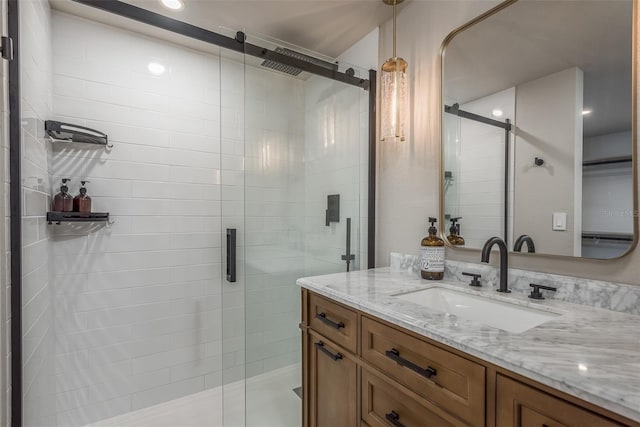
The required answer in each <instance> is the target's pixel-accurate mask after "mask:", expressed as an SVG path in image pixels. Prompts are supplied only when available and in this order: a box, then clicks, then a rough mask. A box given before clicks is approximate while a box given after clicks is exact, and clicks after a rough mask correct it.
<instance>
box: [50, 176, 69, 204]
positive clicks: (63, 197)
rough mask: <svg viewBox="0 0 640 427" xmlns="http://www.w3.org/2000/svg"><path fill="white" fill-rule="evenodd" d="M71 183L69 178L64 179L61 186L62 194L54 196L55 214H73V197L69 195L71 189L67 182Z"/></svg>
mask: <svg viewBox="0 0 640 427" xmlns="http://www.w3.org/2000/svg"><path fill="white" fill-rule="evenodd" d="M69 181H71V180H70V179H68V178H63V179H62V185H61V186H60V192H59V193H58V194H56V195H55V196H53V203H52V204H53V206H52V207H53V210H54V211H55V212H72V211H73V196H71V194H69V187H67V182H69Z"/></svg>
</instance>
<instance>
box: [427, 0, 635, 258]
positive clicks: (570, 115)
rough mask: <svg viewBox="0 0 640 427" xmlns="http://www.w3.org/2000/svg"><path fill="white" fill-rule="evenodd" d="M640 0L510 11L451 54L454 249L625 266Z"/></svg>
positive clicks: (444, 95) (447, 197) (443, 210)
mask: <svg viewBox="0 0 640 427" xmlns="http://www.w3.org/2000/svg"><path fill="white" fill-rule="evenodd" d="M637 19H638V0H615V1H611V0H592V1H538V0H509V1H505V2H503V3H501V4H500V5H498V6H496V7H495V8H493V9H491V10H489V11H488V12H486V13H484V14H483V15H481V16H479V17H477V18H475V19H474V20H472V21H471V22H469V23H467V24H465V25H464V26H462V27H460V28H458V29H456V30H454V31H453V32H452V33H450V34H449V35H448V36H447V37H446V38H445V40H444V42H443V44H442V49H441V112H440V114H441V121H440V122H441V144H440V148H441V150H440V151H441V187H440V221H441V222H440V223H441V224H442V226H441V231H442V234H444V236H443V237H444V239H445V242H447V243H448V244H449V245H450V246H452V247H455V248H456V249H460V250H469V249H474V250H475V249H480V248H482V245H483V244H484V242H485V241H486V240H487V239H489V238H491V237H493V236H498V237H501V238H503V239H504V240H505V241H506V243H507V246H508V247H509V249H510V250H511V251H516V252H526V253H530V254H543V255H552V256H554V257H582V258H590V259H615V258H619V257H621V256H624V255H625V254H627V253H629V252H630V251H631V250H633V248H634V247H635V246H636V244H637V240H638V188H637V109H636V107H637V92H636V90H637V82H636V80H637V73H636V67H637V46H636V39H637V25H638V24H637Z"/></svg>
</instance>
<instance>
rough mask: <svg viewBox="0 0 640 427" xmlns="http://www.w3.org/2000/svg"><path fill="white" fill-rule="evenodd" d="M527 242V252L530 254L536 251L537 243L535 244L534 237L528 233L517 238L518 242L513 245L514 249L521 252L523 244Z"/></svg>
mask: <svg viewBox="0 0 640 427" xmlns="http://www.w3.org/2000/svg"><path fill="white" fill-rule="evenodd" d="M525 243H526V244H527V252H529V253H530V254H534V253H536V245H534V244H533V239H532V238H531V237H530V236H528V235H526V234H523V235H522V236H520V237H518V238H517V239H516V243H515V244H514V245H513V251H514V252H521V251H522V245H524V244H525Z"/></svg>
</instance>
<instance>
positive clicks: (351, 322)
mask: <svg viewBox="0 0 640 427" xmlns="http://www.w3.org/2000/svg"><path fill="white" fill-rule="evenodd" d="M309 318H310V319H309V325H310V326H311V328H312V329H313V330H315V331H317V332H320V333H321V334H322V335H324V336H325V337H327V338H329V339H330V340H331V341H333V342H335V343H336V344H338V345H340V346H342V347H344V348H346V349H347V350H349V351H351V352H352V353H356V352H357V345H358V314H357V313H356V312H355V311H352V310H349V309H348V308H345V307H342V306H340V305H338V304H336V303H334V302H331V301H329V300H328V299H326V298H322V297H320V296H318V295H316V294H311V295H310V296H309Z"/></svg>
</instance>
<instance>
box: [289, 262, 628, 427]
mask: <svg viewBox="0 0 640 427" xmlns="http://www.w3.org/2000/svg"><path fill="white" fill-rule="evenodd" d="M297 283H298V285H299V286H301V287H304V288H307V289H309V290H311V291H314V292H316V293H318V294H321V295H324V296H327V297H329V298H331V299H333V300H335V301H338V302H341V303H343V304H345V305H348V306H351V307H353V308H356V309H358V310H361V311H363V312H365V313H369V314H371V315H373V316H376V317H378V318H381V319H384V320H386V321H388V322H390V323H393V324H395V325H398V326H401V327H403V328H406V329H409V330H411V331H414V332H416V333H418V334H420V335H423V336H425V337H428V338H431V339H433V340H435V341H438V342H440V343H442V344H446V345H448V346H450V347H453V348H456V349H458V350H461V351H463V352H465V353H468V354H470V355H473V356H476V357H478V358H480V359H483V360H486V361H488V362H491V363H493V364H495V365H498V366H501V367H503V368H505V369H508V370H510V371H513V372H516V373H518V374H521V375H524V376H526V377H529V378H531V379H533V380H536V381H538V382H540V383H543V384H546V385H548V386H551V387H553V388H556V389H558V390H561V391H563V392H565V393H568V394H570V395H573V396H576V397H578V398H581V399H583V400H586V401H587V402H591V403H593V404H595V405H598V406H601V407H603V408H606V409H609V410H610V411H612V412H615V413H618V414H620V415H623V416H626V417H628V418H630V419H632V420H634V421H639V422H640V316H638V315H633V314H626V313H620V312H615V311H609V310H603V309H598V308H593V307H590V306H585V305H578V304H571V303H567V302H562V301H552V300H543V301H540V302H537V301H534V300H531V299H529V298H527V297H526V296H524V295H521V294H520V295H516V294H508V296H504V294H499V295H496V292H495V291H493V290H492V289H490V288H486V289H483V288H480V289H479V291H478V292H480V293H484V294H486V295H487V296H489V297H491V298H497V299H502V298H508V299H509V300H510V301H512V302H514V303H516V304H519V305H527V306H533V307H546V308H548V309H551V310H557V311H560V312H564V313H565V314H563V315H561V316H559V317H557V318H554V319H552V320H550V321H548V322H546V323H543V324H542V325H540V326H537V327H535V328H532V329H529V330H527V331H525V332H522V333H510V332H507V331H504V330H501V329H497V328H492V327H489V326H485V325H482V324H479V323H478V322H475V321H468V320H465V319H462V318H460V317H458V316H453V315H448V314H446V313H442V312H437V311H434V310H432V309H429V308H427V307H424V306H421V305H417V304H415V303H412V302H409V301H405V300H401V299H399V298H395V297H394V296H392V294H397V293H399V292H404V291H411V290H418V289H422V288H428V287H432V286H443V287H451V288H454V289H458V290H462V291H465V292H474V291H475V289H474V291H470V288H469V287H468V286H467V285H466V284H464V283H460V282H455V281H449V280H445V281H437V282H430V281H426V280H422V279H421V278H419V277H416V276H415V275H413V274H408V273H406V272H400V273H395V272H391V271H390V270H389V269H388V268H377V269H372V270H363V271H355V272H351V273H337V274H329V275H324V276H315V277H306V278H302V279H298V281H297Z"/></svg>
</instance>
